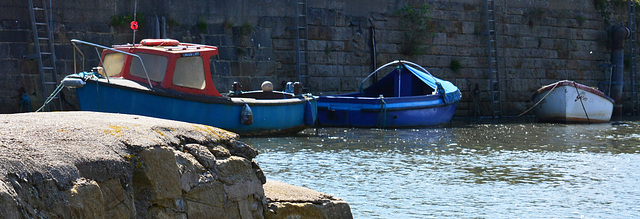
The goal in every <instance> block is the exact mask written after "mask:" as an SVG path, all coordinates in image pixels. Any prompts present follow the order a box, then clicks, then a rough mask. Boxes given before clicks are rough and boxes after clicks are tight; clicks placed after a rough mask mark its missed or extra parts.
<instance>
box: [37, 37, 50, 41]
mask: <svg viewBox="0 0 640 219" xmlns="http://www.w3.org/2000/svg"><path fill="white" fill-rule="evenodd" d="M38 40H49V38H48V37H38Z"/></svg>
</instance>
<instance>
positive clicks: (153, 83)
mask: <svg viewBox="0 0 640 219" xmlns="http://www.w3.org/2000/svg"><path fill="white" fill-rule="evenodd" d="M71 42H72V43H73V45H74V46H75V47H76V49H77V50H76V51H80V50H79V49H78V47H77V45H76V43H81V44H85V45H90V46H94V47H97V48H101V49H103V52H102V55H101V59H100V61H101V62H100V63H101V64H102V68H97V69H96V71H92V72H80V73H77V74H73V75H70V76H67V77H66V78H65V79H64V80H63V85H65V86H67V87H73V88H75V89H76V93H77V96H78V102H79V103H80V109H81V110H86V111H99V112H111V113H125V114H135V115H143V116H150V117H157V118H164V119H171V120H178V121H184V122H191V123H198V124H204V125H209V126H214V127H219V128H222V129H226V130H229V131H233V132H236V133H239V134H243V135H264V134H288V133H296V132H298V131H300V130H302V129H305V128H306V127H309V126H310V125H313V124H314V121H315V119H316V100H315V98H314V97H313V96H311V95H294V94H293V93H289V92H278V91H272V89H264V88H265V87H264V86H263V91H252V92H233V93H231V95H226V96H223V95H221V94H220V93H219V92H218V91H217V89H216V88H215V86H214V84H213V79H212V76H211V73H210V68H211V67H210V64H209V63H210V59H212V57H214V56H215V55H217V54H218V49H217V48H216V47H213V46H206V45H197V44H186V43H180V42H178V41H175V40H156V39H152V40H143V41H142V42H141V43H140V44H135V45H131V44H127V45H121V46H113V48H111V47H105V46H101V45H97V44H93V43H88V42H83V41H80V40H72V41H71ZM83 57H84V55H83ZM268 87H269V86H267V88H268ZM271 88H272V86H271Z"/></svg>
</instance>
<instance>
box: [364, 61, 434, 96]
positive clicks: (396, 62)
mask: <svg viewBox="0 0 640 219" xmlns="http://www.w3.org/2000/svg"><path fill="white" fill-rule="evenodd" d="M398 63H400V64H409V65H412V66H413V67H416V68H418V69H420V70H422V71H423V72H425V73H427V74H428V75H429V76H431V77H432V78H433V75H432V74H431V72H429V71H427V69H425V68H423V67H422V66H420V65H418V64H416V63H413V62H410V61H406V60H395V61H392V62H389V63H387V64H385V65H383V66H380V67H379V68H378V69H376V70H375V71H373V72H371V74H369V75H368V76H367V77H365V78H364V79H362V82H360V93H364V83H365V82H367V80H368V79H369V78H371V76H373V75H376V74H377V73H378V71H380V70H381V69H383V68H385V67H387V66H390V65H395V64H398ZM433 80H434V81H436V80H435V78H434V79H433ZM374 83H375V82H374Z"/></svg>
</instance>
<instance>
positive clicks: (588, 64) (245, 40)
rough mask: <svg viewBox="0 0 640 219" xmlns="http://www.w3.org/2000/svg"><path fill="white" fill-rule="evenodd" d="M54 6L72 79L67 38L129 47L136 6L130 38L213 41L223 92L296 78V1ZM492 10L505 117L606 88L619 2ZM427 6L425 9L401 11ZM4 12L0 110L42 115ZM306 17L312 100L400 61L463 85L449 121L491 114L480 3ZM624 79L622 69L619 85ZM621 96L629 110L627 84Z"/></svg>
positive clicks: (17, 17) (34, 81)
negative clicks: (28, 109) (544, 93)
mask: <svg viewBox="0 0 640 219" xmlns="http://www.w3.org/2000/svg"><path fill="white" fill-rule="evenodd" d="M52 2H53V4H52V5H53V10H52V11H53V29H54V33H55V49H56V57H57V63H56V66H57V68H58V72H59V74H60V76H61V77H62V76H64V75H67V74H70V73H74V53H73V47H72V45H71V44H70V42H69V41H70V40H71V39H80V40H85V41H90V42H95V43H99V44H102V45H113V44H125V43H131V42H132V41H134V40H133V32H132V31H131V30H130V29H129V23H128V21H129V20H130V18H129V17H127V16H130V15H131V14H133V13H134V11H137V12H138V16H137V20H138V21H139V23H140V29H139V31H137V32H136V35H135V42H139V40H140V39H143V38H152V37H154V36H160V37H162V36H166V37H167V38H175V39H178V40H180V41H184V42H193V43H202V44H209V45H215V46H217V47H218V48H219V50H220V55H219V56H218V57H217V58H216V59H215V60H214V61H212V62H211V63H210V64H211V66H212V71H213V72H212V74H213V76H214V78H215V79H216V80H215V83H216V84H215V85H216V87H217V88H218V90H219V91H221V92H225V91H228V90H230V89H231V84H232V83H233V82H234V81H239V82H240V83H241V84H242V85H243V89H245V90H250V89H258V88H259V86H260V84H261V83H262V82H263V81H265V80H269V81H272V82H274V84H275V85H276V87H275V88H276V89H281V87H279V85H280V82H283V81H295V80H297V73H296V56H297V53H296V39H297V38H296V30H297V28H296V16H297V15H299V14H301V13H302V12H296V4H297V3H296V2H297V1H255V0H240V1H229V0H225V1H205V0H196V1H184V0H169V1H152V0H139V1H125V0H99V1H92V2H80V1H62V0H53V1H52ZM495 4H496V23H497V25H496V31H497V33H498V59H497V61H498V69H499V74H500V75H499V76H500V81H499V83H500V90H501V91H502V98H501V100H502V101H503V112H504V115H517V114H519V113H520V112H522V111H524V110H526V109H527V108H528V107H530V106H531V105H533V103H532V102H531V95H532V94H533V92H534V91H535V90H536V89H537V88H539V87H540V86H542V85H546V84H549V83H552V82H555V81H557V80H564V79H569V80H575V81H578V82H580V83H583V84H586V85H589V86H594V87H598V86H599V87H601V88H604V89H605V90H606V89H607V88H608V87H607V86H608V80H609V77H610V73H609V68H606V67H602V66H605V65H606V64H608V63H609V62H610V53H611V52H610V50H611V46H610V45H611V40H610V38H611V37H610V36H609V32H610V30H611V29H612V27H613V26H614V25H619V24H620V23H622V22H626V21H627V19H628V18H627V16H626V15H627V4H626V2H623V1H616V0H595V1H578V0H567V1H548V0H541V1H528V0H496V1H495ZM425 5H427V6H428V8H426V9H425V10H424V11H416V10H403V9H406V8H407V6H410V7H411V8H414V9H415V8H423V6H425ZM0 6H1V7H0V10H1V12H0V21H1V22H2V23H1V24H0V66H2V68H0V74H1V75H2V76H3V77H0V85H1V86H0V105H1V106H2V107H1V108H0V113H13V112H18V111H20V110H21V108H20V97H22V96H23V94H27V95H28V96H29V97H30V98H31V106H32V109H34V108H37V107H39V106H40V105H41V104H42V102H43V97H42V94H41V91H40V86H39V84H40V76H39V75H38V69H37V63H36V62H35V61H34V60H29V59H25V58H23V56H25V55H29V54H30V53H33V51H34V48H33V47H34V40H33V35H32V31H31V23H30V20H29V10H28V1H22V0H8V1H3V2H2V3H0ZM307 10H308V11H307V13H306V17H307V19H308V21H307V23H308V28H307V29H306V30H307V32H308V54H309V70H308V74H309V76H310V78H309V80H308V81H306V83H305V86H307V87H308V88H309V90H310V91H312V92H313V93H314V94H316V95H322V94H335V93H342V92H352V91H356V90H357V89H359V87H360V82H361V80H362V79H363V78H364V77H366V76H367V75H368V74H369V73H370V72H372V71H373V70H374V68H375V66H380V65H382V64H385V63H387V62H389V61H393V60H396V59H405V60H409V61H412V62H415V63H418V64H420V65H423V66H425V67H426V68H427V69H428V70H429V71H431V73H433V74H434V75H436V76H438V77H440V78H442V79H445V80H449V81H452V82H453V83H454V84H456V85H457V86H458V87H459V88H460V89H461V90H462V95H463V99H462V102H461V103H460V104H459V108H458V111H457V113H456V116H487V115H491V114H492V112H491V105H490V101H489V100H490V99H491V96H490V87H489V84H490V82H489V80H490V72H489V59H488V52H487V34H486V32H487V28H486V15H485V1H482V0H451V1H435V0H425V1H403V0H393V1H392V0H372V1H369V0H368V1H361V0H357V1H344V0H334V1H308V3H307ZM127 19H129V20H127ZM415 35H418V36H417V37H415ZM374 42H375V43H374ZM625 44H627V43H625ZM374 45H375V46H374ZM374 51H375V53H374ZM85 54H87V56H88V57H87V62H86V63H85V69H82V70H90V68H91V66H95V65H97V64H98V60H97V59H96V55H94V54H95V51H93V50H88V49H87V50H86V51H85ZM627 63H628V61H627ZM78 70H79V69H78ZM630 79H631V78H630V76H629V74H628V72H625V81H629V80H630ZM624 91H625V101H624V102H625V108H626V109H629V108H630V106H629V104H630V101H629V100H630V99H629V97H630V91H631V88H630V87H629V85H628V83H627V84H625V89H624ZM64 93H65V98H64V100H65V101H63V105H64V106H65V107H64V108H68V109H73V108H74V100H73V93H71V92H70V91H64ZM24 109H25V107H24V106H23V107H22V110H23V111H24Z"/></svg>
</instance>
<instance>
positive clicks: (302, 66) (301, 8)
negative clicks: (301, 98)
mask: <svg viewBox="0 0 640 219" xmlns="http://www.w3.org/2000/svg"><path fill="white" fill-rule="evenodd" d="M295 4H296V10H295V12H296V52H297V58H296V73H297V76H298V78H297V79H298V81H299V82H300V83H302V85H303V90H304V91H305V92H310V89H309V87H310V84H309V38H308V22H307V0H296V1H295Z"/></svg>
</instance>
